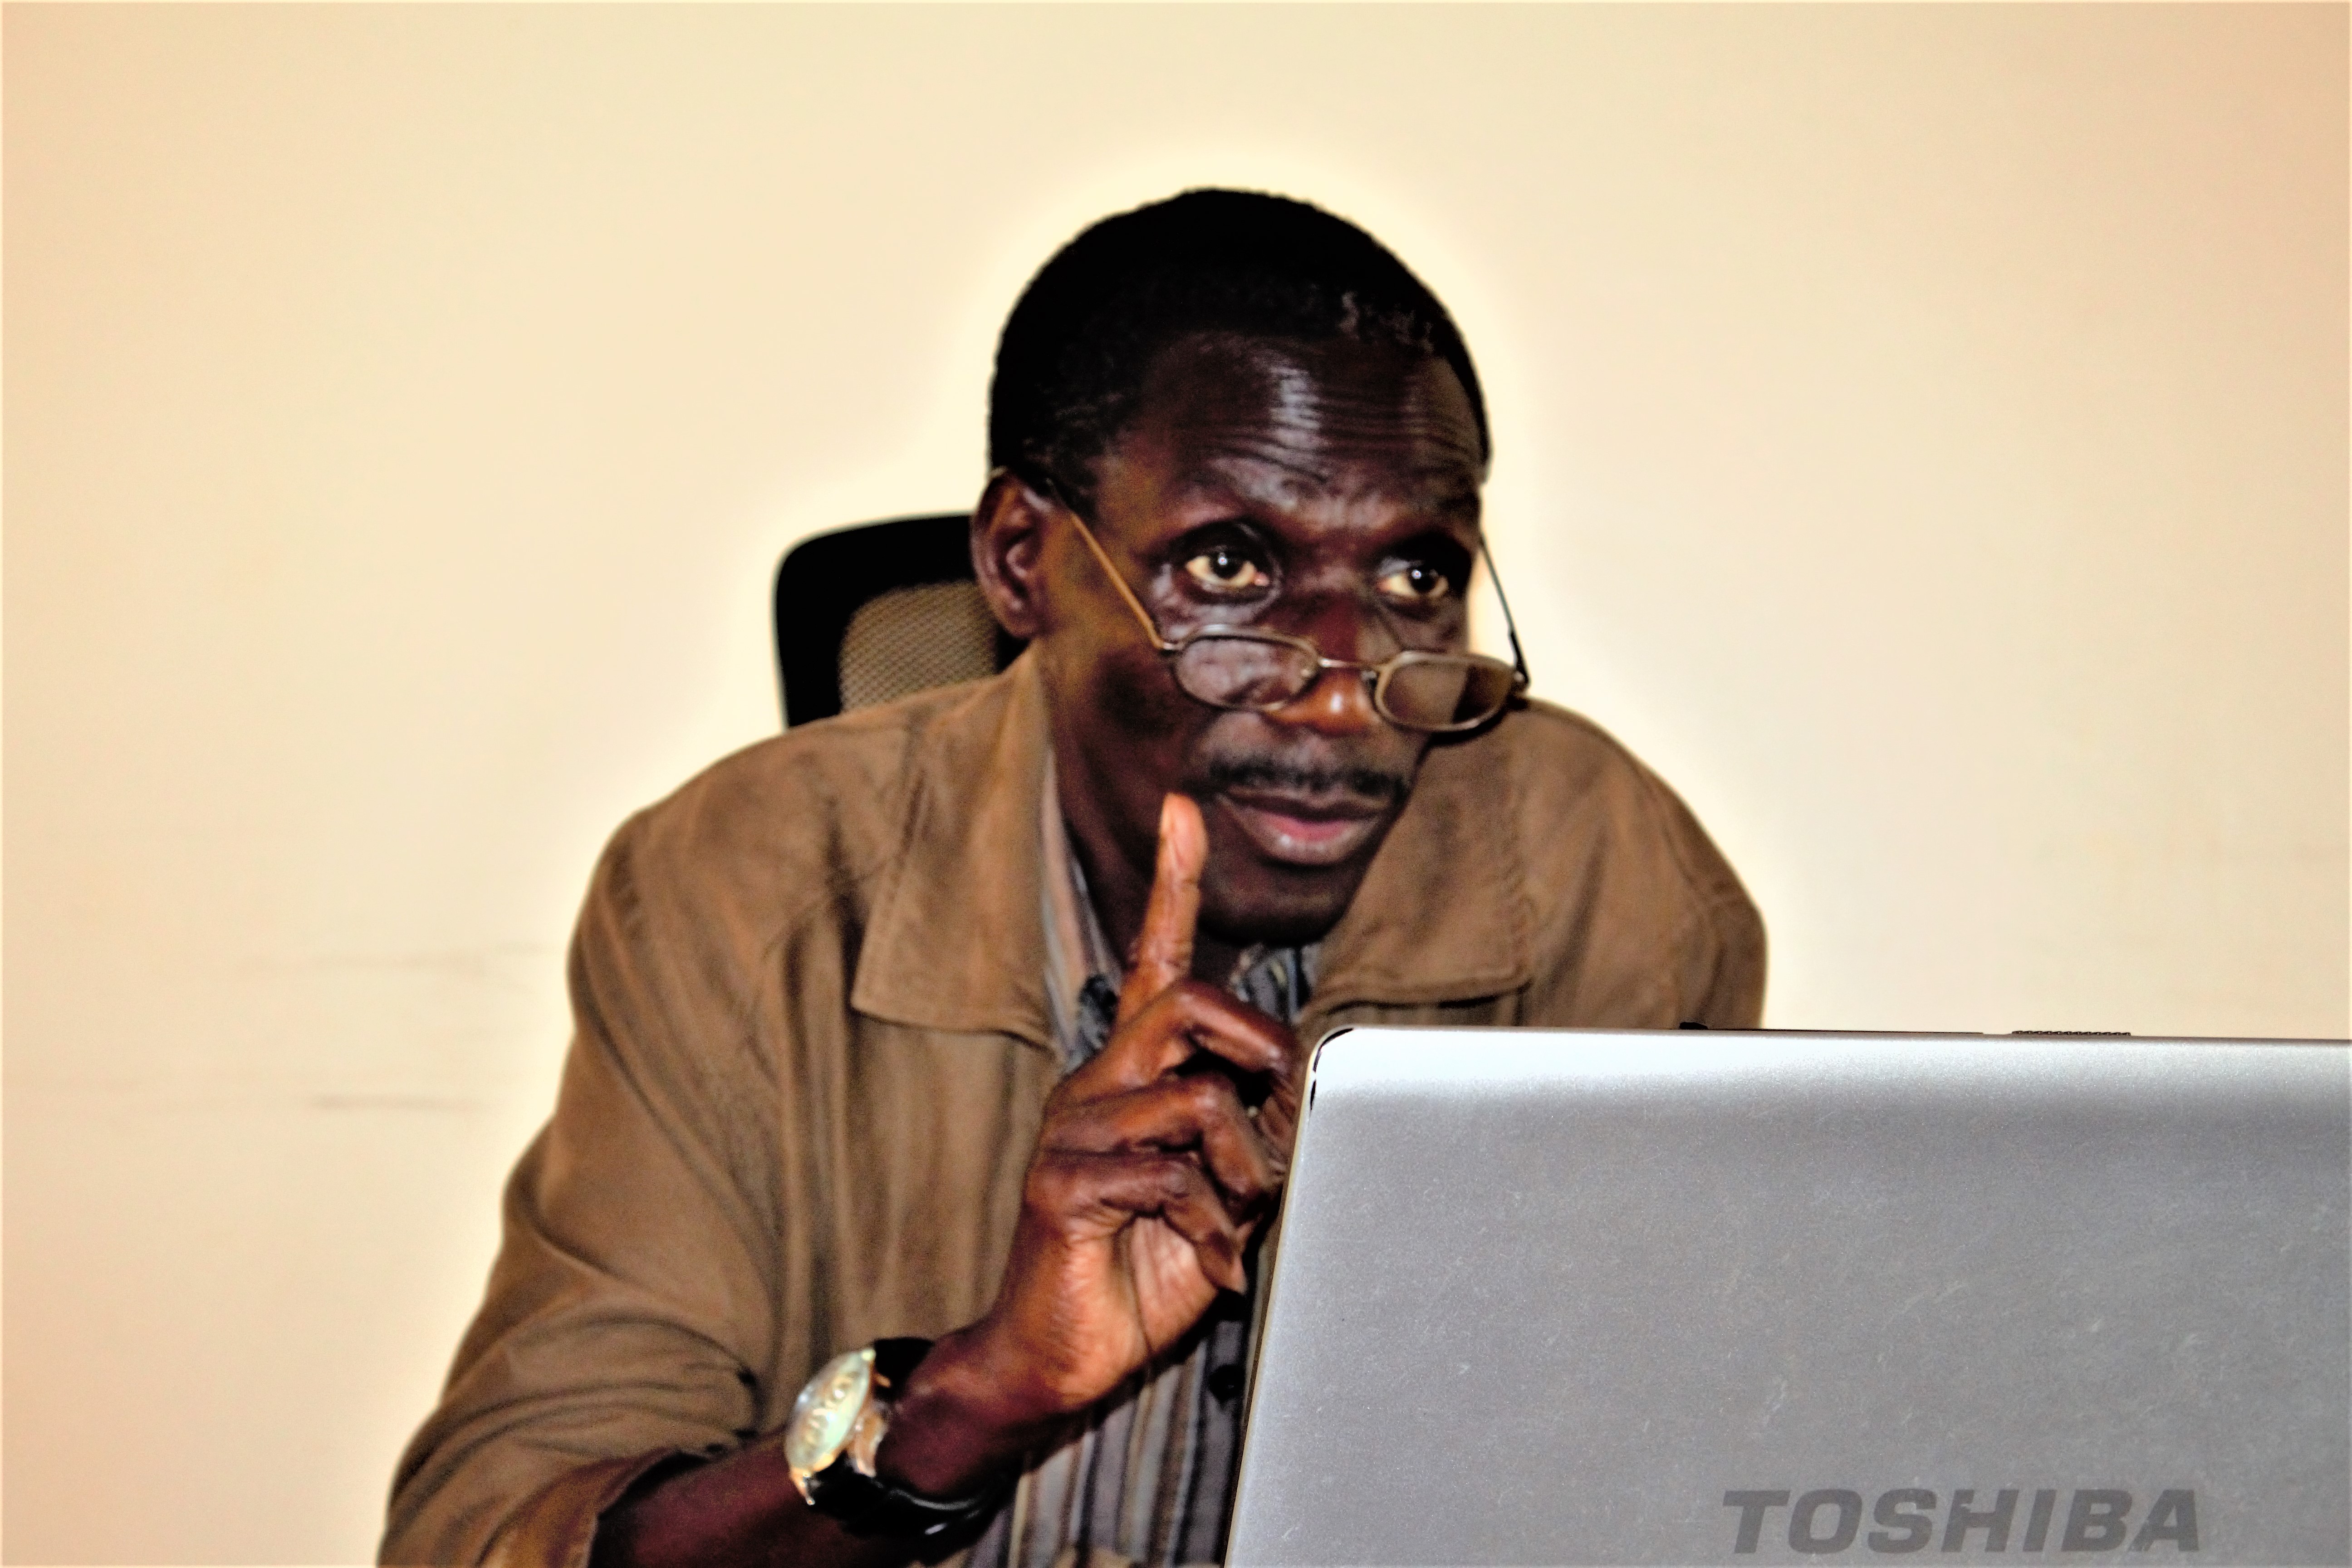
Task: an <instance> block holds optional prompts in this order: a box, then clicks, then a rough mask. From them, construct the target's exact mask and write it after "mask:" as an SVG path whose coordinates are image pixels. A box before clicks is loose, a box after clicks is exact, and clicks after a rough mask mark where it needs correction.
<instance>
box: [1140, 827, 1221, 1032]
mask: <svg viewBox="0 0 2352 1568" xmlns="http://www.w3.org/2000/svg"><path fill="white" fill-rule="evenodd" d="M1208 858H1209V831H1208V828H1207V827H1206V826H1203V825H1202V821H1201V808H1200V806H1199V805H1195V804H1194V803H1193V802H1192V800H1191V799H1190V798H1189V797H1187V796H1185V795H1168V796H1167V797H1165V798H1164V799H1162V800H1161V801H1160V858H1159V861H1158V863H1157V864H1156V865H1155V866H1154V867H1153V868H1152V873H1151V899H1150V902H1148V903H1147V904H1145V905H1144V907H1143V934H1142V935H1141V936H1139V937H1138V938H1137V939H1136V942H1135V962H1134V963H1130V964H1129V965H1128V966H1127V984H1125V985H1124V986H1122V987H1120V989H1119V993H1118V1023H1119V1024H1121V1025H1124V1024H1125V1023H1127V1022H1128V1020H1129V1019H1130V1018H1132V1017H1134V1016H1136V1015H1137V1014H1138V1013H1139V1012H1141V1011H1143V1008H1144V1005H1146V1004H1147V1003H1149V1002H1150V1000H1151V999H1152V998H1153V997H1155V996H1157V995H1159V994H1160V993H1161V992H1162V991H1165V990H1167V989H1168V988H1169V987H1170V986H1171V985H1173V984H1176V982H1178V981H1179V980H1182V979H1184V978H1185V977H1186V976H1188V975H1190V974H1191V973H1192V927H1193V926H1194V924H1195V923H1197V922H1198V921H1199V920H1200V917H1201V868H1202V865H1203V863H1205V862H1206V861H1207V859H1208Z"/></svg>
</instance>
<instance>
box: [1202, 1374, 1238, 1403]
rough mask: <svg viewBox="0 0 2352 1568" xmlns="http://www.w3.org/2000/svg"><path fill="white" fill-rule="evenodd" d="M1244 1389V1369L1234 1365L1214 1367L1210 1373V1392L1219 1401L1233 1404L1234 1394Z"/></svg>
mask: <svg viewBox="0 0 2352 1568" xmlns="http://www.w3.org/2000/svg"><path fill="white" fill-rule="evenodd" d="M1241 1391H1242V1369H1241V1368H1240V1367H1237V1366H1234V1365H1230V1364H1228V1365H1225V1366H1221V1367H1217V1368H1214V1369H1213V1370H1212V1371H1211V1372H1210V1373H1209V1392H1210V1393H1211V1394H1215V1395H1216V1396H1217V1400H1218V1403H1220V1404H1223V1405H1231V1404H1232V1403H1233V1402H1234V1394H1239V1393H1240V1392H1241Z"/></svg>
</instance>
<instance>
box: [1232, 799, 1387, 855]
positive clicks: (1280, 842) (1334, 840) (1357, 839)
mask: <svg viewBox="0 0 2352 1568" xmlns="http://www.w3.org/2000/svg"><path fill="white" fill-rule="evenodd" d="M1217 804H1218V805H1221V806H1223V808H1224V810H1225V812H1226V813H1227V815H1229V816H1232V817H1233V819H1234V821H1235V822H1236V823H1238V824H1239V825H1240V826H1241V829H1242V831H1243V832H1244V833H1246V834H1247V835H1249V837H1250V842H1252V843H1253V844H1255V845H1256V846H1257V847H1258V850H1259V852H1260V853H1262V854H1264V855H1265V857H1266V858H1268V859H1269V860H1278V861H1281V862H1282V863H1284V864H1286V865H1290V866H1336V865H1338V864H1339V863H1340V862H1341V861H1343V860H1346V859H1348V858H1349V857H1350V856H1352V855H1354V854H1356V853H1357V852H1358V851H1359V850H1360V849H1362V848H1363V847H1364V845H1365V843H1366V842H1367V841H1368V840H1370V838H1371V837H1372V836H1373V835H1374V834H1375V833H1378V832H1379V831H1380V829H1381V823H1383V822H1384V821H1386V820H1387V818H1388V813H1389V803H1388V802H1386V801H1368V800H1365V799H1363V798H1361V797H1360V796H1356V795H1294V794H1289V793H1286V792H1285V791H1281V790H1267V789H1226V790H1224V791H1223V792H1221V793H1220V794H1219V795H1218V796H1217Z"/></svg>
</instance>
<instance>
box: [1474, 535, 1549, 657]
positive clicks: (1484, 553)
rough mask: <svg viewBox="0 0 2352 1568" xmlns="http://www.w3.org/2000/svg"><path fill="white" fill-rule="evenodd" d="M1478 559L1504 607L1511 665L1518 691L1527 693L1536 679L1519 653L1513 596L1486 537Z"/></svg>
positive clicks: (1479, 545) (1482, 537)
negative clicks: (1513, 615) (1505, 589)
mask: <svg viewBox="0 0 2352 1568" xmlns="http://www.w3.org/2000/svg"><path fill="white" fill-rule="evenodd" d="M1478 557H1479V559H1480V560H1482V561H1484V562H1486V581H1488V582H1489V583H1492V584H1495V602H1496V604H1498V605H1502V606H1503V635H1504V636H1505V637H1508V638H1509V639H1510V643H1511V665H1512V668H1515V669H1517V671H1518V682H1517V689H1518V690H1520V691H1525V690H1526V689H1528V686H1529V685H1530V684H1531V683H1532V682H1533V680H1534V679H1535V678H1534V677H1532V676H1530V675H1529V674H1528V657H1527V655H1525V654H1523V653H1521V652H1520V651H1519V626H1518V623H1517V621H1514V620H1513V619H1512V618H1511V596H1510V595H1508V594H1506V593H1504V592H1503V574H1501V573H1500V572H1497V571H1496V570H1495V557H1494V554H1493V552H1490V551H1489V550H1488V549H1487V548H1486V535H1485V534H1484V533H1483V532H1482V533H1481V534H1479V536H1478Z"/></svg>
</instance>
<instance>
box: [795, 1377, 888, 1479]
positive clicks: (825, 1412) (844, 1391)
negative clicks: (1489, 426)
mask: <svg viewBox="0 0 2352 1568" xmlns="http://www.w3.org/2000/svg"><path fill="white" fill-rule="evenodd" d="M873 1381H874V1352H873V1351H872V1350H871V1349H866V1350H855V1351H850V1352H847V1353H846V1354H844V1355H837V1356H835V1357H834V1358H833V1359H832V1360H831V1361H829V1362H827V1363H824V1369H823V1370H822V1371H820V1372H819V1373H817V1374H816V1375H815V1376H814V1377H813V1378H811V1379H809V1383H808V1386H807V1387H806V1388H803V1389H802V1390H801V1396H800V1398H798V1399H796V1400H794V1401H793V1419H792V1424H791V1426H788V1427H786V1428H785V1431H784V1462H785V1463H786V1464H788V1465H790V1466H792V1468H793V1469H794V1470H795V1471H797V1472H799V1473H800V1474H802V1475H814V1474H816V1473H817V1472H818V1471H819V1470H822V1469H824V1468H825V1467H826V1466H827V1465H830V1464H832V1463H833V1461H834V1460H835V1459H836V1458H840V1456H841V1450H842V1446H843V1445H844V1444H845V1443H847V1442H848V1441H849V1434H850V1431H851V1429H852V1428H853V1427H854V1426H856V1421H857V1413H858V1412H859V1411H861V1410H863V1409H865V1408H866V1389H867V1387H868V1386H869V1385H871V1384H872V1383H873Z"/></svg>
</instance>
